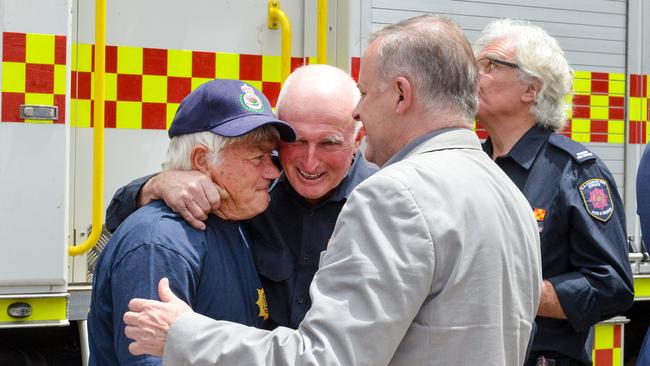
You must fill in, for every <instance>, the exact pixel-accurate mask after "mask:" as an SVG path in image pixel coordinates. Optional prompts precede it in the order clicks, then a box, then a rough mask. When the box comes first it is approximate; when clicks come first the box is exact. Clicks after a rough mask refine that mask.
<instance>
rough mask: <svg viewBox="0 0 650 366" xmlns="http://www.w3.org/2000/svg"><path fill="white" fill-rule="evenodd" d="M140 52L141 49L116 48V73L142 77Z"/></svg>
mask: <svg viewBox="0 0 650 366" xmlns="http://www.w3.org/2000/svg"><path fill="white" fill-rule="evenodd" d="M142 52H143V51H142V47H128V46H120V47H118V49H117V73H118V74H131V75H142V59H143V56H142Z"/></svg>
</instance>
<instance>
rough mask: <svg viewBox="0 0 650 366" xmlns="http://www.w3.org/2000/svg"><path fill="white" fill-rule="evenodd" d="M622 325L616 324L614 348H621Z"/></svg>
mask: <svg viewBox="0 0 650 366" xmlns="http://www.w3.org/2000/svg"><path fill="white" fill-rule="evenodd" d="M621 338H622V337H621V325H615V326H614V348H621Z"/></svg>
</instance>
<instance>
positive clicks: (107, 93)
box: [104, 73, 117, 101]
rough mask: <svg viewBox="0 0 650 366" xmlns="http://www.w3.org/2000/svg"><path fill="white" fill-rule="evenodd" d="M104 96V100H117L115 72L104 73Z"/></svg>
mask: <svg viewBox="0 0 650 366" xmlns="http://www.w3.org/2000/svg"><path fill="white" fill-rule="evenodd" d="M104 98H106V100H110V101H115V100H117V74H113V73H106V74H104Z"/></svg>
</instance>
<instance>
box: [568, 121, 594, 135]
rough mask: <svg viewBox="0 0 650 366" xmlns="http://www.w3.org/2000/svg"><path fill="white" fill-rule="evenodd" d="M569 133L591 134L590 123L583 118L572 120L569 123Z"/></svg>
mask: <svg viewBox="0 0 650 366" xmlns="http://www.w3.org/2000/svg"><path fill="white" fill-rule="evenodd" d="M571 132H572V133H581V132H585V133H589V132H591V121H590V120H588V119H584V118H574V119H573V120H572V121H571Z"/></svg>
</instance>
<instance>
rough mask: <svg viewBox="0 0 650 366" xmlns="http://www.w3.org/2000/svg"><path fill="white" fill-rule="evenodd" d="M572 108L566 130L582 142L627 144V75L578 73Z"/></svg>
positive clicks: (570, 135) (575, 80) (567, 133)
mask: <svg viewBox="0 0 650 366" xmlns="http://www.w3.org/2000/svg"><path fill="white" fill-rule="evenodd" d="M568 98H570V101H571V105H572V108H571V110H570V111H568V112H569V120H568V122H567V125H566V127H565V128H564V130H563V131H562V134H564V135H565V136H567V137H569V138H571V139H573V140H575V141H579V142H606V143H610V144H623V143H625V75H624V74H616V73H602V72H589V71H576V72H575V73H574V76H573V96H572V97H571V96H569V97H568Z"/></svg>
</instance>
